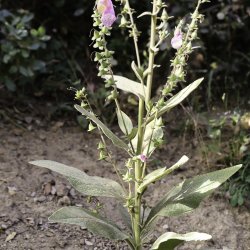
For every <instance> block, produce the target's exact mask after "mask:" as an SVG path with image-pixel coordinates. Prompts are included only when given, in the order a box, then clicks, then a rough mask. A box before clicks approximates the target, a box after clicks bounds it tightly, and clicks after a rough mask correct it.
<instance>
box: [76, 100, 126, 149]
mask: <svg viewBox="0 0 250 250" xmlns="http://www.w3.org/2000/svg"><path fill="white" fill-rule="evenodd" d="M75 108H76V109H77V110H78V111H79V112H80V113H82V114H83V115H84V116H86V117H88V118H89V119H90V120H91V121H93V122H94V123H95V124H96V125H97V126H98V127H99V128H100V129H101V130H102V131H103V133H104V134H105V135H106V136H107V137H108V138H109V139H110V140H111V141H112V142H113V144H114V145H116V146H117V147H120V148H123V149H125V150H126V151H127V150H128V149H129V148H128V145H127V144H126V143H125V142H123V141H122V140H121V139H119V138H118V137H117V136H116V135H115V134H114V133H113V132H112V131H111V130H110V129H108V128H107V127H106V126H105V125H104V124H103V123H102V122H101V121H100V120H99V119H98V118H97V117H96V116H95V115H94V114H92V113H90V112H88V111H87V110H86V109H84V108H82V107H81V106H79V105H75Z"/></svg>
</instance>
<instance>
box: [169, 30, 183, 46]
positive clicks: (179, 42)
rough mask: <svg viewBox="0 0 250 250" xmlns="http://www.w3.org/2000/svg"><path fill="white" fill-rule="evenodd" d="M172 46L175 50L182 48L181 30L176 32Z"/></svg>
mask: <svg viewBox="0 0 250 250" xmlns="http://www.w3.org/2000/svg"><path fill="white" fill-rule="evenodd" d="M171 45H172V47H173V48H174V49H179V48H180V47H181V46H182V33H181V31H180V30H179V29H176V30H175V32H174V37H173V38H172V39H171Z"/></svg>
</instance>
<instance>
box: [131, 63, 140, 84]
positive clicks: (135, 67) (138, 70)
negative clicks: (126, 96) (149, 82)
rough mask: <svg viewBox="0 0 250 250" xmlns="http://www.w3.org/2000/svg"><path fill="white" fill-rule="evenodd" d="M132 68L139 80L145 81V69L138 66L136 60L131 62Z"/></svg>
mask: <svg viewBox="0 0 250 250" xmlns="http://www.w3.org/2000/svg"><path fill="white" fill-rule="evenodd" d="M131 68H132V70H133V71H134V73H135V75H136V77H137V78H138V80H140V81H143V71H142V70H141V69H139V68H138V67H137V65H136V64H135V62H134V61H133V62H132V63H131Z"/></svg>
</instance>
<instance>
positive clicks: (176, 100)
mask: <svg viewBox="0 0 250 250" xmlns="http://www.w3.org/2000/svg"><path fill="white" fill-rule="evenodd" d="M203 79H204V78H200V79H198V80H196V81H194V82H193V83H191V84H189V85H188V86H187V87H185V88H184V89H182V90H181V91H180V92H179V93H177V94H176V95H174V96H173V97H172V98H170V99H169V100H168V101H167V102H166V103H165V105H164V107H163V108H162V109H161V110H160V111H159V112H158V117H160V116H162V115H163V114H164V113H166V112H168V111H169V110H171V109H172V108H174V107H175V106H177V105H178V104H180V103H181V102H182V101H183V100H184V99H185V98H186V97H187V96H189V94H190V93H192V92H193V91H194V90H195V89H196V88H197V87H198V86H199V85H200V84H201V82H202V81H203ZM154 116H155V114H152V116H150V117H149V119H148V120H147V123H149V122H150V121H152V120H153V119H154Z"/></svg>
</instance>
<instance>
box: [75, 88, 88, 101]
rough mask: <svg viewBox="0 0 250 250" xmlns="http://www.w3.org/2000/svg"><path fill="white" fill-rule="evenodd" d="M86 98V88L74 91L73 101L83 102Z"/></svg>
mask: <svg viewBox="0 0 250 250" xmlns="http://www.w3.org/2000/svg"><path fill="white" fill-rule="evenodd" d="M86 97H87V94H86V88H84V87H83V88H82V89H81V90H76V92H75V100H80V101H84V100H85V99H86Z"/></svg>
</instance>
